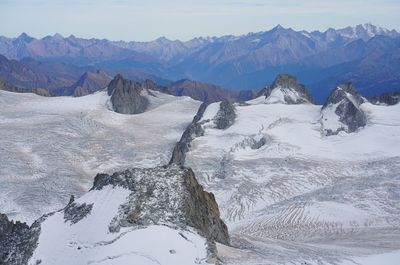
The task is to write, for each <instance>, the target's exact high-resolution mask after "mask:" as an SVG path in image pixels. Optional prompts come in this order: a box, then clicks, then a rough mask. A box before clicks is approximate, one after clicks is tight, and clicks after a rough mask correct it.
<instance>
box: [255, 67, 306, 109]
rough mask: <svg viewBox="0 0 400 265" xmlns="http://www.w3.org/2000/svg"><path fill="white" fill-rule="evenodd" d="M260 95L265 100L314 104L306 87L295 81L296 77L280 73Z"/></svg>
mask: <svg viewBox="0 0 400 265" xmlns="http://www.w3.org/2000/svg"><path fill="white" fill-rule="evenodd" d="M261 95H265V98H266V99H267V100H269V99H270V98H271V99H274V98H275V99H274V100H278V101H280V102H281V103H286V104H304V103H312V104H314V98H313V97H312V95H311V94H310V92H309V91H308V89H307V88H306V87H305V86H304V85H302V84H299V83H298V82H297V79H296V77H294V76H291V75H287V74H280V75H278V76H277V77H276V79H275V80H274V82H273V83H272V85H271V86H268V87H266V88H265V89H264V90H263V91H262V92H261Z"/></svg>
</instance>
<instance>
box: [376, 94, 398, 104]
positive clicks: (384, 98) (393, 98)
mask: <svg viewBox="0 0 400 265" xmlns="http://www.w3.org/2000/svg"><path fill="white" fill-rule="evenodd" d="M370 101H371V102H372V103H374V104H387V105H389V106H390V105H396V104H397V103H399V102H400V92H387V93H383V94H382V95H379V96H376V97H372V98H371V99H370Z"/></svg>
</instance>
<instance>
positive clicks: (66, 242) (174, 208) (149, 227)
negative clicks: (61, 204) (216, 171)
mask: <svg viewBox="0 0 400 265" xmlns="http://www.w3.org/2000/svg"><path fill="white" fill-rule="evenodd" d="M153 230H156V231H159V230H165V231H164V232H165V233H173V234H174V233H176V234H177V236H178V240H180V241H183V242H185V244H189V245H190V246H191V245H193V246H192V247H194V248H195V249H197V250H196V251H197V252H196V253H197V254H196V255H198V254H199V253H201V249H204V253H205V254H204V255H206V257H203V259H205V258H207V257H208V258H207V259H209V260H212V259H213V257H214V258H215V256H216V246H215V242H220V243H223V244H226V245H229V244H230V238H229V234H228V229H227V226H226V225H225V223H224V222H223V221H222V220H221V219H220V213H219V209H218V205H217V203H216V201H215V198H214V195H213V194H212V193H208V192H206V191H204V189H203V187H202V186H201V185H200V184H199V183H198V182H197V180H196V178H195V176H194V173H193V171H192V170H191V169H188V168H183V167H179V166H176V165H170V166H159V167H155V168H148V169H143V168H132V169H128V170H125V171H121V172H116V173H114V174H110V175H109V174H97V176H96V177H95V180H94V184H93V187H92V189H91V190H90V191H89V192H88V193H87V194H86V195H84V196H82V197H81V198H79V199H77V200H74V198H73V197H71V200H70V202H69V203H68V205H67V206H66V207H65V208H64V209H62V210H60V211H57V212H54V213H51V214H48V215H45V216H43V217H42V218H40V219H39V220H37V221H36V222H35V223H34V224H33V225H32V226H31V227H29V226H27V225H26V224H23V223H19V222H17V223H15V224H14V223H13V222H10V221H9V220H8V219H7V217H6V216H5V215H0V232H1V233H0V246H1V250H0V254H1V255H0V264H10V265H22V264H87V263H91V259H92V258H98V259H99V260H101V257H102V256H105V257H109V258H111V259H115V260H117V259H118V258H119V257H120V256H123V255H126V254H122V253H124V251H125V250H124V248H127V249H129V251H131V252H132V249H134V248H135V247H134V245H135V243H134V242H135V241H138V240H139V241H140V238H139V237H138V234H140V233H141V232H144V231H145V232H146V233H150V238H153V239H155V238H156V237H157V236H158V234H151V233H153ZM164 236H165V235H164ZM130 237H131V240H133V241H132V242H130V241H129V240H128V241H127V242H125V243H123V247H119V246H120V244H122V243H121V242H122V241H125V240H127V238H130ZM193 237H194V238H195V240H199V239H201V238H203V240H204V244H203V245H202V244H199V245H196V242H194V241H195V240H194V239H192V238H193ZM143 240H144V239H143ZM200 242H201V240H200ZM170 244H171V245H170ZM138 248H139V249H140V248H144V246H138ZM162 248H167V249H168V248H171V249H170V250H169V252H170V253H171V254H174V253H176V252H177V251H182V250H181V249H174V248H173V243H172V242H168V240H167V242H164V243H163V245H162V246H161V247H159V249H160V250H161V249H162ZM142 251H143V250H142ZM59 253H64V254H63V255H61V256H60V255H59ZM138 253H141V251H139V250H138ZM130 255H131V257H130V258H131V260H132V261H135V260H137V261H140V258H139V259H138V257H136V256H139V257H141V254H140V255H139V254H137V253H136V252H135V251H133V252H132V253H131V254H130ZM196 260H198V258H197V259H196ZM196 260H193V261H192V262H193V264H197V262H196ZM75 262H78V263H75ZM176 262H178V263H176V264H183V263H180V262H179V261H176ZM139 264H140V262H139ZM171 264H172V263H171ZM185 264H186V263H185ZM199 264H200V263H199ZM201 264H203V263H201Z"/></svg>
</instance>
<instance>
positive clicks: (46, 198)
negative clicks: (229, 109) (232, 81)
mask: <svg viewBox="0 0 400 265" xmlns="http://www.w3.org/2000/svg"><path fill="white" fill-rule="evenodd" d="M147 98H148V100H149V105H148V108H147V109H146V112H144V113H141V114H136V115H123V114H118V113H115V112H114V111H112V110H111V109H110V102H109V96H107V93H106V92H98V93H96V94H93V95H88V96H84V97H80V98H72V97H57V98H46V97H40V96H37V95H33V94H19V93H11V92H6V91H0V161H1V167H0V182H1V185H0V212H2V213H6V214H7V215H8V217H9V218H11V219H20V220H23V221H28V222H32V221H33V220H35V219H36V218H38V217H39V216H41V215H42V214H44V213H47V212H51V211H54V210H56V209H59V208H61V207H62V206H63V205H65V204H66V203H67V202H68V198H69V196H70V195H71V194H73V195H76V196H80V195H82V194H83V193H84V192H85V191H87V190H88V189H89V188H90V186H91V183H92V180H93V177H94V176H95V175H96V174H97V173H99V172H106V173H110V172H114V171H116V170H121V169H126V168H128V167H154V166H157V165H163V164H166V163H168V161H169V159H170V156H171V153H172V149H173V146H174V145H175V143H176V141H177V140H179V138H180V136H181V134H182V132H183V130H184V129H185V127H186V126H187V124H188V123H189V122H190V121H191V120H192V118H193V116H194V114H195V113H196V111H197V109H198V107H199V105H200V102H197V101H194V100H192V99H190V98H187V97H174V96H170V95H166V94H163V93H160V92H157V91H154V92H152V93H151V95H148V96H147Z"/></svg>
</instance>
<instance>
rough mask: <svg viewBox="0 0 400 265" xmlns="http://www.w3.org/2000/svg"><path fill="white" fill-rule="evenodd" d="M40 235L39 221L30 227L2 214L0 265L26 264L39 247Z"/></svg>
mask: <svg viewBox="0 0 400 265" xmlns="http://www.w3.org/2000/svg"><path fill="white" fill-rule="evenodd" d="M39 234H40V223H39V221H36V222H35V223H33V224H32V226H31V227H29V226H28V225H27V224H26V223H21V222H19V221H17V222H15V223H14V222H13V221H10V220H8V218H7V216H6V215H4V214H1V213H0V264H7V265H8V264H10V265H17V264H18V265H21V264H26V263H27V262H28V260H29V258H30V256H31V255H32V253H33V251H34V250H35V248H36V246H37V241H38V238H39Z"/></svg>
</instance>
